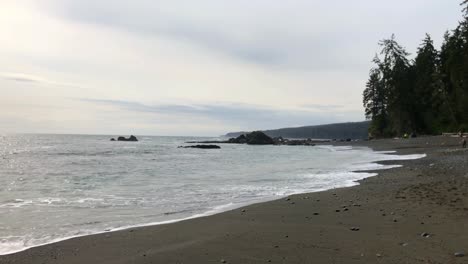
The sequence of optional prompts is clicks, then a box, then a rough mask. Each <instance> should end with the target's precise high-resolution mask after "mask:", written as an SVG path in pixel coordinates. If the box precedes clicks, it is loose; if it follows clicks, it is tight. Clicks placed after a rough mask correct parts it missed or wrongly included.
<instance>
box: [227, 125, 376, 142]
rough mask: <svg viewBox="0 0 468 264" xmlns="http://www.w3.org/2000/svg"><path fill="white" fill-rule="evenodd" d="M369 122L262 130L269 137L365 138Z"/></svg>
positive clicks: (234, 135) (230, 135) (233, 134)
mask: <svg viewBox="0 0 468 264" xmlns="http://www.w3.org/2000/svg"><path fill="white" fill-rule="evenodd" d="M368 130H369V122H368V121H364V122H350V123H336V124H327V125H318V126H304V127H289V128H280V129H272V130H264V131H262V132H264V133H265V134H267V135H268V136H270V137H284V138H313V139H348V138H350V139H366V138H367V131H368ZM246 133H248V132H232V133H228V134H226V137H237V136H240V135H242V134H246Z"/></svg>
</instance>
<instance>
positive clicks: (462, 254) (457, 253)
mask: <svg viewBox="0 0 468 264" xmlns="http://www.w3.org/2000/svg"><path fill="white" fill-rule="evenodd" d="M453 255H454V256H455V257H457V258H462V257H464V256H465V253H463V252H455V254H453Z"/></svg>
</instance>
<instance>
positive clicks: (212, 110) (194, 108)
mask: <svg viewBox="0 0 468 264" xmlns="http://www.w3.org/2000/svg"><path fill="white" fill-rule="evenodd" d="M79 100H80V101H82V102H87V103H92V104H96V105H106V106H112V107H117V108H118V109H121V110H125V111H131V112H140V113H146V114H148V113H150V114H159V115H161V114H162V115H169V116H173V117H174V118H175V119H176V118H177V117H181V116H184V117H187V116H195V117H202V118H208V119H211V120H216V121H218V122H222V123H226V124H229V125H230V126H232V125H234V126H238V127H245V128H249V129H268V128H277V127H287V126H299V125H315V124H322V123H333V122H342V121H361V120H363V117H361V116H362V114H361V112H359V111H357V112H354V113H349V112H348V113H347V115H345V116H343V114H344V112H340V111H334V112H333V111H331V112H330V111H329V112H326V113H324V112H323V111H313V110H311V109H308V110H300V109H278V108H273V107H265V106H258V105H249V104H240V103H222V104H221V103H218V104H192V105H188V104H187V105H184V104H160V105H146V104H142V103H138V102H130V101H120V100H102V99H85V98H83V99H79ZM350 114H351V116H352V117H350Z"/></svg>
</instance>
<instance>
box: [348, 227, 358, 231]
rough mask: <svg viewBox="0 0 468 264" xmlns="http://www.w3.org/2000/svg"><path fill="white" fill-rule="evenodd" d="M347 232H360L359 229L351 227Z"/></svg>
mask: <svg viewBox="0 0 468 264" xmlns="http://www.w3.org/2000/svg"><path fill="white" fill-rule="evenodd" d="M349 230H351V231H359V230H361V229H360V228H359V227H351V228H350V229H349Z"/></svg>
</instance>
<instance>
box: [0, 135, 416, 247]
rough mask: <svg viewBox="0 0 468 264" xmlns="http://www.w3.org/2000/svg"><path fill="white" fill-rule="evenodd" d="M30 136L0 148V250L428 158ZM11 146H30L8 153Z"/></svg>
mask: <svg viewBox="0 0 468 264" xmlns="http://www.w3.org/2000/svg"><path fill="white" fill-rule="evenodd" d="M30 137H33V138H28V140H21V139H16V140H14V141H12V143H11V149H8V148H4V149H0V156H5V157H7V159H2V160H0V174H1V175H2V177H1V178H0V186H8V188H7V189H6V191H5V192H0V201H1V202H0V214H1V215H3V216H6V217H3V218H2V223H1V225H0V254H9V253H14V252H19V251H22V250H25V249H27V248H31V247H36V246H40V245H45V244H49V243H53V242H57V241H62V240H66V239H70V238H73V237H79V236H85V235H90V234H98V233H106V232H109V231H116V230H124V229H128V228H135V227H140V226H150V225H158V224H167V223H173V222H177V221H181V220H185V219H192V218H196V217H203V216H208V215H212V214H215V213H219V212H223V211H226V210H231V209H234V208H238V207H241V206H244V205H247V204H252V203H256V202H261V201H267V200H272V199H277V198H279V197H283V196H286V195H291V194H297V193H305V192H315V191H323V190H328V189H333V188H340V187H347V186H353V185H356V184H358V183H357V181H358V180H360V179H363V178H367V177H371V176H375V175H376V173H375V172H362V171H369V170H370V171H376V170H381V169H389V168H394V167H397V166H399V165H383V164H378V163H376V162H379V161H383V160H397V161H398V160H407V159H417V158H422V157H425V155H424V154H418V155H394V152H390V151H385V152H374V151H372V150H371V149H369V148H365V147H349V146H344V147H333V146H315V147H287V146H285V147H277V146H247V145H226V146H223V148H222V149H221V150H220V151H218V152H213V151H206V150H197V149H193V150H192V149H189V150H187V149H178V148H177V146H178V145H181V144H183V142H184V141H189V140H191V139H188V138H187V139H184V138H158V137H144V138H142V140H141V141H140V142H139V144H133V145H129V144H130V143H129V144H128V145H122V144H120V145H117V144H113V143H111V142H109V141H108V138H107V137H105V138H103V137H93V136H89V137H85V136H80V137H79V136H30ZM4 140H8V138H6V139H4ZM24 142H33V143H34V144H35V145H31V146H29V145H28V146H23V145H22V144H24ZM15 144H16V145H15ZM41 146H44V147H41ZM47 146H54V147H53V148H48V147H47ZM83 146H87V147H86V148H84V147H83ZM18 149H28V150H30V151H23V152H17V151H13V150H18ZM14 153H16V154H14ZM60 153H62V154H63V153H68V154H67V155H61V154H60ZM70 153H73V155H69V154H70ZM44 164H47V166H46V167H45V166H44ZM2 165H3V166H2ZM356 171H359V172H356ZM19 175H20V176H19ZM20 178H21V179H22V180H19V179H20ZM18 219H21V221H18ZM39 223H40V224H39Z"/></svg>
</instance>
